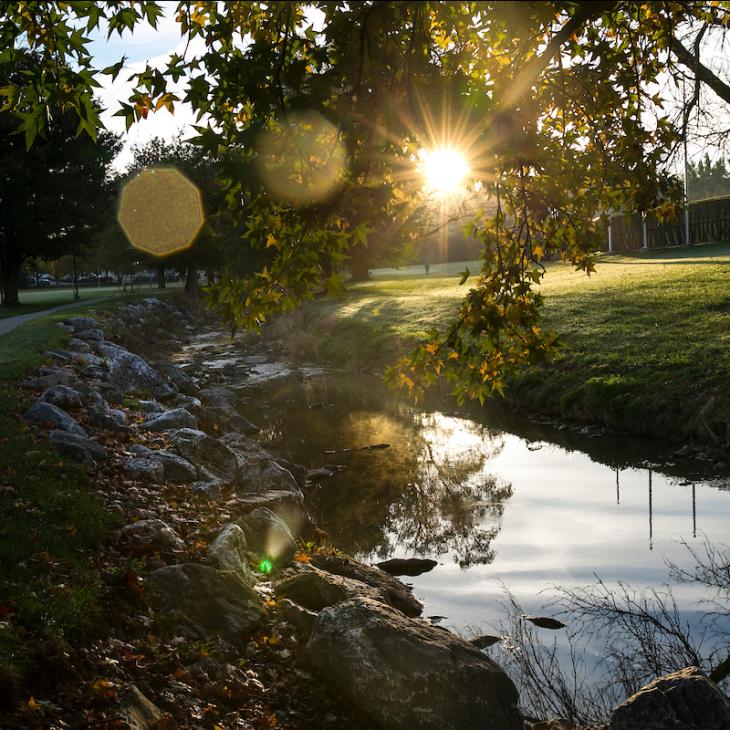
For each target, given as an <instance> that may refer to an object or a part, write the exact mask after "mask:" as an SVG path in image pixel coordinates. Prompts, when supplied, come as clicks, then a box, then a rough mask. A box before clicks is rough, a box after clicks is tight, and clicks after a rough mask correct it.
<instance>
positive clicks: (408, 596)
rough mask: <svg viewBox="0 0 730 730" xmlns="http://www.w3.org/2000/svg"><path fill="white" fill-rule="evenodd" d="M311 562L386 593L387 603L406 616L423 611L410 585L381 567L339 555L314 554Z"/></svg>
mask: <svg viewBox="0 0 730 730" xmlns="http://www.w3.org/2000/svg"><path fill="white" fill-rule="evenodd" d="M311 564H312V565H313V566H315V567H317V568H320V569H321V570H326V571H328V572H329V573H334V574H335V575H341V576H344V577H346V578H353V579H355V580H359V581H361V582H363V583H367V585H369V586H372V587H373V588H377V589H378V590H379V591H380V592H381V593H383V594H384V595H385V597H386V603H388V604H390V605H391V606H393V608H397V609H398V610H399V611H402V612H403V613H404V614H405V615H406V616H413V617H415V616H420V615H421V612H422V611H423V604H422V603H421V602H420V601H418V600H417V599H416V598H415V597H414V596H413V593H412V592H411V589H410V587H409V586H407V585H406V584H405V583H402V582H401V581H399V580H398V579H397V578H394V577H393V576H392V575H388V573H386V572H385V571H382V570H380V569H379V568H375V567H373V566H370V565H363V564H362V563H358V562H357V560H353V559H352V558H348V557H345V556H339V555H313V556H312V558H311Z"/></svg>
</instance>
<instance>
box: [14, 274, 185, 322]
mask: <svg viewBox="0 0 730 730" xmlns="http://www.w3.org/2000/svg"><path fill="white" fill-rule="evenodd" d="M167 286H168V287H169V288H172V289H175V288H177V289H179V288H180V287H182V286H183V284H182V283H179V282H175V283H169V284H168V285H167ZM134 291H135V293H134V294H133V295H129V294H123V293H122V289H121V287H119V286H91V287H79V297H80V302H81V303H82V304H83V302H84V301H88V300H90V299H100V298H102V297H118V296H134V295H137V296H153V295H154V296H156V295H157V294H158V293H159V291H160V290H158V289H157V287H156V285H149V284H142V285H139V284H135V287H134ZM71 303H73V291H72V289H70V288H56V287H48V288H47V289H23V290H21V291H20V306H18V307H5V306H0V319H4V318H5V317H15V316H16V315H18V314H29V313H31V312H39V311H41V310H43V309H50V308H51V307H57V306H59V305H62V304H71Z"/></svg>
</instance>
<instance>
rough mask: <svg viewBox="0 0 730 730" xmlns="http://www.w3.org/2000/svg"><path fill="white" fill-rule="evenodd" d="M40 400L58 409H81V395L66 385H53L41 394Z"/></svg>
mask: <svg viewBox="0 0 730 730" xmlns="http://www.w3.org/2000/svg"><path fill="white" fill-rule="evenodd" d="M40 400H42V401H44V402H45V403H51V404H52V405H54V406H58V407H59V408H81V407H82V405H83V402H82V400H81V393H79V391H78V390H76V389H75V388H71V387H70V386H68V385H54V386H52V387H51V388H46V389H45V390H44V391H43V393H41V396H40Z"/></svg>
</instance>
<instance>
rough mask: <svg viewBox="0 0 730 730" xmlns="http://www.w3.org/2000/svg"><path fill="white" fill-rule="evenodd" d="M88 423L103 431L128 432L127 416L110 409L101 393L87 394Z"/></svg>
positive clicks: (93, 391)
mask: <svg viewBox="0 0 730 730" xmlns="http://www.w3.org/2000/svg"><path fill="white" fill-rule="evenodd" d="M88 400H89V408H88V414H89V421H91V423H93V424H94V425H95V426H98V427H99V428H102V429H104V430H105V431H120V432H124V431H128V430H129V428H128V426H127V414H126V413H125V412H124V411H121V410H119V409H118V408H110V407H109V404H108V403H107V402H106V400H105V399H104V396H102V394H101V393H99V392H98V391H95V390H91V391H90V392H89V399H88Z"/></svg>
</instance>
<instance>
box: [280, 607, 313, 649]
mask: <svg viewBox="0 0 730 730" xmlns="http://www.w3.org/2000/svg"><path fill="white" fill-rule="evenodd" d="M276 609H277V611H279V613H280V614H281V615H282V616H283V617H284V618H285V619H286V620H287V621H288V622H289V623H290V624H291V625H292V626H293V627H294V628H295V629H296V630H297V632H298V633H299V634H300V635H301V636H303V637H304V638H305V639H308V638H309V634H310V633H311V631H312V627H313V626H314V622H315V621H316V620H317V614H316V613H315V612H314V611H310V610H309V609H306V608H304V606H300V605H299V604H298V603H294V601H290V600H289V599H288V598H282V599H280V600H279V601H277V603H276Z"/></svg>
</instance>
